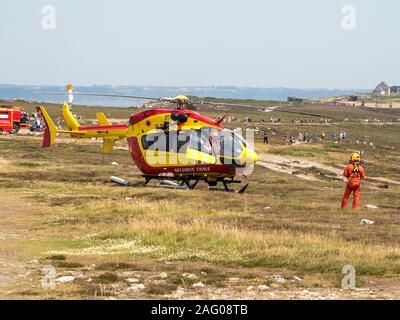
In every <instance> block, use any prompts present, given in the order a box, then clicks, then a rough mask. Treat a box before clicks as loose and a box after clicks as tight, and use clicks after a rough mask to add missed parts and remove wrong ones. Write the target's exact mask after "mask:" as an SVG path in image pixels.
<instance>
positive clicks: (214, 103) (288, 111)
mask: <svg viewBox="0 0 400 320" xmlns="http://www.w3.org/2000/svg"><path fill="white" fill-rule="evenodd" d="M194 104H197V105H207V104H208V105H215V106H225V107H233V108H251V109H264V110H269V111H271V112H273V111H275V112H282V113H292V114H300V115H305V116H310V117H318V118H334V117H333V116H328V115H323V114H316V113H309V112H302V111H293V110H286V109H280V108H268V107H261V106H255V105H250V104H237V103H226V102H220V103H219V102H213V101H211V102H208V101H200V102H195V103H194Z"/></svg>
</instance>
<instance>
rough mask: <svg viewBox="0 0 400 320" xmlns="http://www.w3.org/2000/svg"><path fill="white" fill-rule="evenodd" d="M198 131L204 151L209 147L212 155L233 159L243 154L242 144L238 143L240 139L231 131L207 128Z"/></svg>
mask: <svg viewBox="0 0 400 320" xmlns="http://www.w3.org/2000/svg"><path fill="white" fill-rule="evenodd" d="M199 131H200V132H199ZM199 131H197V132H199V133H200V137H201V140H203V141H204V145H205V146H206V150H208V149H209V148H210V147H211V149H212V151H213V153H214V155H217V156H221V157H229V158H235V157H239V156H240V155H241V154H242V153H243V147H242V144H243V143H241V142H240V139H239V138H238V137H237V136H236V135H235V134H234V133H233V132H232V131H230V130H218V129H215V128H208V127H204V128H202V129H201V130H199Z"/></svg>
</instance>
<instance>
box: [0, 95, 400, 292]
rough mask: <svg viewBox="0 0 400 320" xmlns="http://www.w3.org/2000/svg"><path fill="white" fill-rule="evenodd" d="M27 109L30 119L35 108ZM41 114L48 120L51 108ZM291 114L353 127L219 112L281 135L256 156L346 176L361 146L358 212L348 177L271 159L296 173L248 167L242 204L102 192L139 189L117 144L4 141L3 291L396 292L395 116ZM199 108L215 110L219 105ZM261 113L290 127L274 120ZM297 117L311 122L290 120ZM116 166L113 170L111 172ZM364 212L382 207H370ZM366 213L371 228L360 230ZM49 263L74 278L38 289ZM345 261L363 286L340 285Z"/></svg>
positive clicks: (175, 194) (152, 192)
mask: <svg viewBox="0 0 400 320" xmlns="http://www.w3.org/2000/svg"><path fill="white" fill-rule="evenodd" d="M268 103H270V102H268ZM23 105H24V107H25V108H26V109H27V110H29V111H31V110H33V109H32V108H33V105H31V104H27V103H23ZM47 107H48V110H49V111H50V114H51V115H52V117H54V118H55V117H56V116H57V112H58V109H59V106H54V105H47ZM292 108H293V110H306V111H307V112H315V113H323V114H328V115H334V116H335V117H337V118H335V119H340V118H349V122H342V121H340V120H337V121H335V123H333V124H320V123H319V119H318V118H311V117H307V116H296V115H291V114H290V115H288V114H282V113H278V112H271V113H266V114H265V113H261V112H259V111H257V110H250V111H246V113H243V112H240V111H230V110H228V111H224V113H226V115H228V116H229V115H230V116H233V117H237V118H239V119H244V118H245V117H246V116H248V117H250V118H251V119H252V122H251V123H249V124H245V123H243V122H237V123H231V124H227V126H228V127H231V128H236V127H249V128H258V129H259V130H260V131H261V133H262V131H263V130H267V129H269V130H270V131H271V132H275V133H276V135H271V145H269V146H266V145H263V144H262V143H261V139H262V134H259V135H257V136H256V150H257V151H258V152H259V153H260V154H261V155H263V156H264V155H265V157H266V159H267V160H265V161H268V158H267V155H271V156H274V157H275V158H273V159H278V160H279V159H284V160H285V159H289V160H292V161H297V162H299V161H302V160H307V161H313V162H315V163H317V164H320V165H321V166H323V165H327V166H331V167H332V168H336V169H342V168H343V167H344V165H345V164H346V162H347V160H348V157H349V155H350V154H351V153H352V152H353V151H359V150H363V152H364V156H365V159H366V160H367V162H368V163H369V166H368V171H367V175H368V178H369V179H367V180H366V181H365V183H364V187H363V193H362V208H360V209H359V210H356V211H352V210H344V211H343V210H341V209H339V205H340V200H341V196H342V192H343V189H344V186H345V182H343V181H341V180H339V179H337V178H332V177H331V176H330V174H329V172H326V171H325V170H323V169H321V168H320V167H318V166H315V167H312V166H311V167H307V168H300V167H293V166H292V165H291V164H288V163H287V162H285V161H282V162H281V163H279V165H280V166H281V167H282V168H289V169H291V170H295V171H296V172H295V173H294V174H286V173H283V172H279V171H274V170H269V169H267V168H265V167H263V166H256V168H255V172H254V173H253V174H252V175H251V176H249V177H248V179H249V182H250V187H249V189H248V191H247V192H246V193H245V194H243V195H239V194H230V193H229V194H227V193H220V192H208V191H207V190H206V187H205V186H204V185H203V186H200V188H199V189H198V190H195V191H173V190H165V189H159V188H155V187H154V185H153V187H150V188H140V187H136V188H122V187H117V186H114V185H112V184H110V183H109V178H110V176H112V175H113V176H120V177H123V178H125V179H128V180H130V181H132V182H139V181H141V178H140V172H139V171H138V170H137V169H136V167H135V166H134V165H133V163H132V160H131V158H130V156H129V154H128V152H127V151H124V150H121V149H123V147H126V144H125V142H121V143H120V145H119V146H120V147H122V148H121V149H118V150H115V151H114V153H113V154H111V155H105V156H103V155H102V154H101V153H100V150H101V149H100V147H101V145H100V144H99V142H94V141H90V142H87V141H86V142H84V141H82V142H76V143H73V142H74V141H73V140H71V139H69V138H62V139H60V140H58V142H57V144H56V145H55V146H54V147H53V148H52V149H49V150H43V149H41V137H36V136H31V135H29V136H27V135H23V134H22V135H19V136H9V135H5V134H4V135H0V150H1V151H0V195H1V196H0V200H1V201H2V202H3V206H2V207H0V214H1V219H2V220H1V221H2V222H1V224H0V227H1V229H0V241H1V244H2V245H1V249H0V263H1V267H0V277H2V280H0V295H1V296H2V297H6V298H21V297H23V298H30V299H35V298H49V299H51V298H62V299H76V298H84V299H94V298H109V297H114V298H119V299H124V298H135V299H138V298H139V299H141V298H193V297H202V298H229V297H230V298H249V299H253V298H255V299H270V298H278V299H280V298H282V299H286V298H295V299H296V298H300V299H307V298H315V297H322V298H326V299H329V298H357V297H362V298H372V297H382V298H390V297H392V296H395V297H399V295H398V294H399V290H400V285H399V284H400V281H399V275H400V247H399V244H400V217H399V214H398V213H399V209H400V200H399V190H400V169H399V167H398V165H399V159H400V151H399V150H400V141H399V134H398V132H399V128H400V123H399V122H397V119H398V117H400V113H399V112H398V111H397V110H394V109H393V110H389V111H387V110H385V111H379V112H376V111H374V110H360V109H348V108H337V109H332V107H326V106H303V107H300V106H297V107H292ZM97 110H98V109H96V108H87V107H80V106H77V107H75V108H74V112H75V113H77V114H79V115H81V116H82V117H83V120H84V121H85V122H91V121H92V119H95V112H96V111H97ZM104 111H105V113H106V114H110V115H112V117H113V118H114V119H128V118H129V115H130V113H132V112H135V110H132V109H129V110H128V109H118V108H105V109H104ZM204 113H205V114H206V115H208V116H212V117H217V116H219V115H221V114H220V112H218V111H215V110H207V111H205V112H204ZM270 117H280V118H282V119H284V120H285V122H284V123H277V124H272V123H269V118H270ZM369 117H373V118H378V119H380V120H381V122H383V123H384V124H382V123H381V124H361V123H360V121H359V119H361V118H369ZM299 118H304V119H307V120H309V121H312V119H314V121H315V122H307V123H305V124H297V123H293V122H292V121H293V119H299ZM262 119H264V122H261V120H262ZM389 121H392V122H391V123H388V122H389ZM334 130H335V131H337V132H338V131H340V130H345V131H346V132H347V133H348V136H349V138H348V139H347V141H346V142H344V143H340V144H339V143H334V142H333V141H327V142H324V143H321V142H320V141H318V140H317V138H316V137H317V136H319V134H320V132H321V131H325V132H326V133H327V140H330V134H331V133H332V132H333V131H334ZM286 131H289V132H290V133H292V134H293V135H294V136H295V137H297V135H298V133H299V132H304V131H307V132H309V134H310V135H311V136H312V137H313V142H311V143H306V144H298V145H293V146H287V145H285V144H284V143H283V135H284V133H285V132H286ZM113 161H116V162H117V163H118V164H119V165H118V166H112V165H111V163H112V162H113ZM294 163H296V162H294ZM299 175H305V176H312V177H315V178H316V179H315V181H308V180H305V179H301V178H299ZM367 204H373V205H376V206H377V207H378V209H375V210H373V209H367V208H366V205H367ZM364 218H365V219H369V220H373V221H374V222H375V224H373V225H361V224H360V221H361V219H364ZM47 265H52V266H53V267H54V268H55V269H56V272H57V277H62V276H72V277H74V280H73V281H71V282H67V283H63V282H62V280H60V282H57V286H56V288H55V289H54V290H46V289H43V288H42V285H41V279H42V277H43V272H42V268H43V267H44V266H47ZM345 265H353V266H354V267H355V268H356V271H357V276H358V278H357V285H358V287H359V288H360V290H361V289H362V290H361V291H343V290H341V287H340V286H341V279H342V277H343V275H342V274H341V270H342V267H343V266H345ZM278 275H279V276H278ZM297 277H298V278H297ZM282 279H284V280H282ZM299 279H300V280H299ZM200 282H201V284H203V285H204V287H203V286H202V285H201V284H199V283H200ZM194 284H197V285H196V286H193V285H194ZM142 285H143V286H142Z"/></svg>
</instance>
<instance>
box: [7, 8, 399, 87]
mask: <svg viewBox="0 0 400 320" xmlns="http://www.w3.org/2000/svg"><path fill="white" fill-rule="evenodd" d="M47 5H51V6H52V8H54V9H55V11H54V13H55V15H50V16H49V11H44V12H42V10H43V7H45V6H47ZM346 6H347V7H346ZM348 6H351V7H350V11H348V10H349V9H348ZM346 8H347V9H346ZM343 10H344V11H343ZM398 12H400V1H398V0H380V1H378V0H325V1H321V0H302V1H299V0H279V1H278V0H274V1H271V0H246V1H245V0H167V1H166V0H84V1H78V0H68V1H67V0H44V1H43V0H1V1H0V17H1V18H0V84H21V85H29V84H31V85H36V84H37V85H47V84H53V85H64V84H66V83H69V82H72V83H74V84H76V85H93V84H98V85H100V84H112V85H143V86H149V85H153V86H209V85H229V86H230V85H232V86H250V87H290V88H372V87H375V86H376V85H377V84H378V82H380V81H382V80H385V81H386V82H388V83H389V84H390V85H395V84H397V85H400V58H399V56H400V55H399V51H400V41H399V40H398V35H399V31H400V20H399V19H398ZM50 13H51V14H52V13H53V11H51V12H50ZM49 17H50V20H49ZM53 18H54V19H53ZM49 21H50V22H49ZM54 21H55V24H54V23H53V22H54ZM43 23H44V26H45V28H43ZM49 24H50V25H51V27H53V26H54V27H55V29H53V28H50V29H48V28H49Z"/></svg>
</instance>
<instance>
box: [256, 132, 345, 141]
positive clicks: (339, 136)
mask: <svg viewBox="0 0 400 320" xmlns="http://www.w3.org/2000/svg"><path fill="white" fill-rule="evenodd" d="M269 130H270V129H267V130H265V131H264V139H263V142H264V144H269V143H270V133H269ZM272 135H276V132H273V133H272ZM331 137H332V141H333V142H339V143H340V142H343V141H345V140H346V139H347V137H348V135H347V132H346V131H344V130H341V131H340V132H336V131H335V130H334V131H333V132H332V134H331ZM283 141H284V143H285V144H286V145H291V144H294V143H308V142H313V141H321V142H325V141H327V140H326V133H325V131H322V132H321V133H320V135H319V136H318V137H317V136H313V137H312V136H311V135H310V134H309V133H308V132H307V131H304V132H299V133H298V134H297V137H296V138H295V136H294V135H293V134H292V133H290V132H288V131H286V132H285V133H284V135H283Z"/></svg>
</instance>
